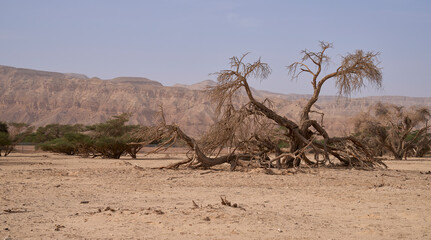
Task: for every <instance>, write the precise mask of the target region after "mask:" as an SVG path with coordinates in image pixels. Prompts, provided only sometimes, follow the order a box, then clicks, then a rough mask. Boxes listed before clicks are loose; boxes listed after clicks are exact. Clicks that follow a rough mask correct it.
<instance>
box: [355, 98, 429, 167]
mask: <svg viewBox="0 0 431 240" xmlns="http://www.w3.org/2000/svg"><path fill="white" fill-rule="evenodd" d="M430 118H431V113H430V110H429V109H428V108H425V107H411V108H409V109H406V108H405V107H403V106H397V105H393V104H383V103H378V104H376V105H375V106H371V107H370V109H369V110H368V112H364V113H361V114H359V115H358V116H356V118H355V120H354V121H355V132H356V135H357V136H358V138H361V139H363V140H364V141H367V142H369V143H370V145H373V146H374V148H375V149H378V150H379V151H382V150H383V151H384V150H386V151H388V152H390V153H391V154H392V155H393V156H394V158H395V159H398V160H400V159H402V158H403V157H405V158H407V156H408V154H412V155H414V156H417V155H419V156H420V155H424V154H425V153H426V152H428V151H429V149H430V148H429V145H430V143H429V136H428V133H427V132H428V129H430V127H431V126H429V125H428V121H429V119H430ZM376 151H377V150H376Z"/></svg>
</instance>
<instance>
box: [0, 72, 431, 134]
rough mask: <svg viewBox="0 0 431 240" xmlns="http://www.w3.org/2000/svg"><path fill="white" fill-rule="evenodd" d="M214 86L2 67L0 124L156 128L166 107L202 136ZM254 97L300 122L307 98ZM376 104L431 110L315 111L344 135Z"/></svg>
mask: <svg viewBox="0 0 431 240" xmlns="http://www.w3.org/2000/svg"><path fill="white" fill-rule="evenodd" d="M212 84H213V82H210V81H205V82H203V83H200V84H194V85H191V86H190V87H188V86H187V85H180V86H178V87H165V86H163V85H162V84H160V83H159V82H156V81H152V80H149V79H146V78H134V77H121V78H116V79H113V80H101V79H98V78H87V77H86V76H84V75H80V74H62V73H53V72H44V71H36V70H29V69H19V68H13V67H6V66H0V121H11V122H25V123H29V124H32V125H35V126H43V125H46V124H49V123H61V124H74V123H82V124H93V123H98V122H102V121H105V120H107V119H108V118H110V117H111V116H113V115H118V114H121V113H124V112H131V113H133V116H132V118H131V119H130V123H131V124H143V125H152V124H154V123H155V121H156V119H155V117H156V116H155V113H156V112H157V111H158V110H159V107H160V106H163V108H164V111H165V115H166V118H167V121H168V122H173V123H176V124H178V125H179V126H181V127H182V128H183V129H184V130H185V131H186V132H187V133H189V134H190V135H192V136H199V135H200V134H202V133H203V132H204V131H205V130H206V129H207V128H208V126H210V125H211V124H213V123H214V121H215V115H214V106H213V105H212V104H211V103H210V100H209V98H208V95H207V94H206V93H205V92H204V91H202V90H201V89H203V88H204V87H205V85H212ZM255 94H256V96H257V97H260V98H270V99H271V100H272V101H273V106H274V108H275V110H276V111H277V112H278V113H280V114H282V115H285V116H287V117H289V118H293V119H296V118H297V115H298V112H299V111H300V109H301V106H302V105H303V104H304V102H305V100H304V98H306V97H307V96H306V95H284V94H276V93H271V92H266V91H255ZM377 101H383V102H391V103H395V104H401V105H405V106H411V105H425V106H428V107H431V98H408V97H369V98H359V99H346V98H337V97H325V96H323V97H321V99H320V100H319V101H318V103H317V104H316V110H319V111H321V112H324V113H325V117H324V125H325V127H326V128H327V130H328V131H329V132H330V133H331V134H333V135H334V134H335V135H343V134H348V133H349V132H350V131H351V124H349V121H350V118H351V117H352V116H353V115H354V114H356V113H358V112H360V111H363V110H365V109H366V108H368V107H369V106H370V105H372V104H374V103H376V102H377ZM315 118H316V119H319V118H320V116H319V115H316V116H315Z"/></svg>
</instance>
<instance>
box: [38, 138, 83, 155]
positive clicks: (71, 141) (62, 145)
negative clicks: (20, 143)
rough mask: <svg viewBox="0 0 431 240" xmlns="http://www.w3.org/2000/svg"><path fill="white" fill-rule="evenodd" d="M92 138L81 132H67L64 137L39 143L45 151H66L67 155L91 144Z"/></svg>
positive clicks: (77, 152) (78, 151)
mask: <svg viewBox="0 0 431 240" xmlns="http://www.w3.org/2000/svg"><path fill="white" fill-rule="evenodd" d="M91 145H92V139H91V138H90V137H89V136H87V135H84V134H81V133H66V134H65V135H64V136H63V137H61V138H57V139H53V140H50V141H47V142H44V143H41V144H39V145H38V147H39V148H40V149H42V150H43V151H49V152H56V153H64V154H67V155H74V154H79V153H80V152H81V151H83V150H84V149H86V148H84V147H86V146H88V147H89V146H91Z"/></svg>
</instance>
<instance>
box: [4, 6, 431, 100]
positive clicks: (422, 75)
mask: <svg viewBox="0 0 431 240" xmlns="http://www.w3.org/2000/svg"><path fill="white" fill-rule="evenodd" d="M0 9H1V10H0V13H1V14H0V30H1V34H0V64H1V65H6V66H12V67H17V68H27V69H34V70H42V71H51V72H62V73H78V74H85V75H87V76H88V77H90V78H91V77H99V78H101V79H112V78H115V77H121V76H130V77H145V78H149V79H151V80H154V81H158V82H160V83H162V84H163V85H165V86H172V85H174V84H176V83H179V84H188V85H190V84H194V83H197V82H201V81H204V80H207V79H211V80H215V76H214V75H209V74H210V73H214V72H217V71H220V70H223V69H227V68H228V63H229V58H230V57H232V56H239V55H241V54H243V53H246V52H251V54H250V56H248V58H247V61H254V60H256V59H257V58H259V57H261V58H262V61H264V62H267V63H269V65H270V66H271V68H272V74H271V75H270V77H269V78H268V79H266V80H264V81H263V82H259V81H255V80H252V81H251V83H252V84H251V85H252V86H253V87H254V88H256V89H261V90H267V91H271V92H276V93H284V94H310V93H311V86H310V84H309V81H310V80H309V79H307V78H303V79H299V80H298V81H291V80H290V78H289V76H288V74H287V70H286V66H287V65H289V64H291V63H292V62H294V61H298V60H300V58H301V56H300V54H299V53H300V51H301V50H303V49H305V48H307V49H309V50H318V45H319V41H321V40H323V41H327V42H331V43H333V44H334V48H333V49H330V50H329V51H328V54H329V55H330V56H331V57H332V62H333V64H332V68H333V67H334V66H335V65H336V64H337V63H338V62H339V60H340V56H342V55H344V54H346V53H348V52H353V51H355V50H356V49H363V50H365V51H376V52H381V56H380V61H381V64H380V67H382V68H383V89H380V90H374V89H371V88H366V89H364V90H363V91H362V93H360V94H353V95H352V97H363V96H410V97H430V96H431V94H430V93H429V92H430V89H431V79H430V77H429V74H428V73H427V66H429V64H430V60H429V59H428V56H429V55H431V46H430V44H429V42H430V40H431V31H430V30H429V26H431V14H430V12H431V2H428V1H420V0H415V1H402V0H395V1H390V0H379V1H360V2H358V1H335V0H334V1H325V2H322V1H307V2H301V1H281V0H273V1H245V0H241V1H227V0H226V1H199V0H179V1H168V0H163V1H127V2H119V1H97V0H94V1H82V0H78V1H48V0H41V1H24V0H15V1H11V0H4V1H1V2H0ZM329 70H331V67H329ZM322 95H336V90H335V87H334V82H333V81H331V82H328V84H327V85H325V87H324V89H323V91H322Z"/></svg>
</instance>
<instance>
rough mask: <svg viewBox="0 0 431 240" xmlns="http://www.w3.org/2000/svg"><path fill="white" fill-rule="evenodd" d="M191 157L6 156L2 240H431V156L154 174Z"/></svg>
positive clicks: (0, 176) (0, 167)
mask: <svg viewBox="0 0 431 240" xmlns="http://www.w3.org/2000/svg"><path fill="white" fill-rule="evenodd" d="M183 157H184V155H181V154H177V153H164V154H158V155H150V156H145V157H144V156H143V155H142V156H138V159H137V160H131V159H130V158H128V157H124V158H122V159H120V160H108V159H100V158H99V159H97V158H96V159H92V158H81V157H77V156H64V155H59V154H52V153H43V152H42V153H38V152H33V153H13V154H11V155H10V156H8V157H0V186H1V188H0V239H2V240H3V239H431V191H430V189H431V186H430V183H431V172H429V171H430V170H431V159H416V160H408V161H388V162H387V164H388V165H389V167H390V169H388V170H375V171H358V170H346V169H343V170H340V169H303V171H299V172H294V171H279V170H274V171H265V170H263V169H261V170H260V169H257V170H256V169H255V170H251V171H236V172H230V171H228V170H220V169H212V170H159V169H153V168H154V167H158V166H163V165H167V164H168V163H171V162H173V161H178V160H181V159H182V158H183ZM221 197H223V198H225V199H226V200H228V201H230V202H231V203H232V205H233V204H234V203H236V204H237V207H236V208H235V207H232V206H226V205H222V204H221V200H220V198H221ZM193 202H194V203H193Z"/></svg>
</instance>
